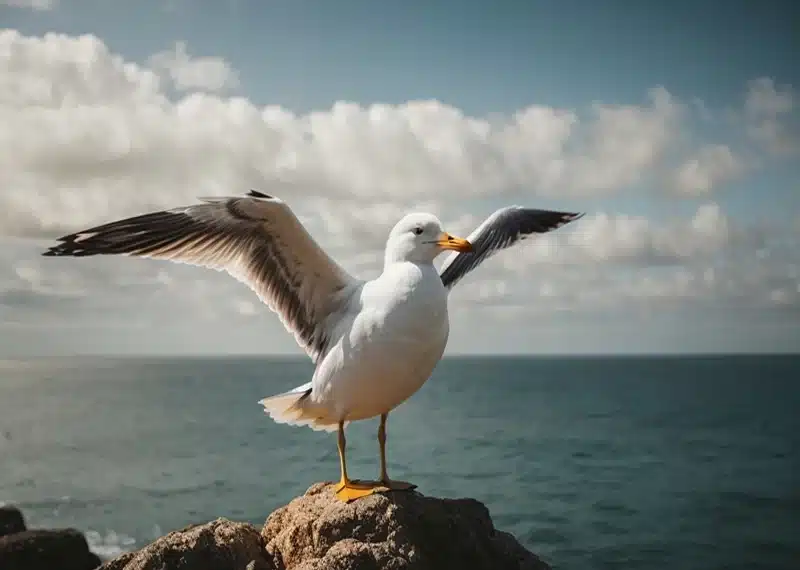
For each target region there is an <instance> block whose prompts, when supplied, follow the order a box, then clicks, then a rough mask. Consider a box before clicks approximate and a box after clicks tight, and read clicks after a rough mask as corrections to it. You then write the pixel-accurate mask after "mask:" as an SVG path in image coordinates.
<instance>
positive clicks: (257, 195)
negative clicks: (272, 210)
mask: <svg viewBox="0 0 800 570" xmlns="http://www.w3.org/2000/svg"><path fill="white" fill-rule="evenodd" d="M247 195H248V196H251V197H253V198H267V199H268V200H271V199H273V198H275V197H274V196H270V195H269V194H264V193H263V192H259V191H258V190H250V192H248V193H247Z"/></svg>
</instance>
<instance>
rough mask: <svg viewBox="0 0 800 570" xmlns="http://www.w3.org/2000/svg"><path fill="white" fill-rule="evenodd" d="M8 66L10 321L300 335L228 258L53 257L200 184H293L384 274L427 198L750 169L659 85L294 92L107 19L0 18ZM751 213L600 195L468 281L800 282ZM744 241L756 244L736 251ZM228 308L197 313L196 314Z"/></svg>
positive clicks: (760, 113) (5, 223)
mask: <svg viewBox="0 0 800 570" xmlns="http://www.w3.org/2000/svg"><path fill="white" fill-rule="evenodd" d="M0 68H3V69H4V70H7V72H6V73H3V74H2V75H0V124H3V125H4V128H3V129H0V188H3V191H2V192H0V236H2V239H3V243H0V262H2V263H1V264H0V321H1V322H6V323H9V322H30V320H29V316H30V315H29V313H25V311H33V309H32V307H33V306H34V305H36V304H37V303H38V305H37V306H40V307H41V306H42V303H46V302H47V301H46V300H47V299H50V303H51V304H49V305H47V311H43V310H42V311H40V312H39V313H37V315H39V316H38V317H37V318H39V319H41V322H42V323H45V322H47V319H49V320H50V321H51V322H53V321H55V320H58V322H61V323H65V322H72V318H74V317H75V315H80V320H81V322H96V323H106V324H107V323H108V322H109V321H108V319H109V317H105V316H103V315H105V314H113V315H115V317H114V319H115V322H119V321H120V320H122V321H124V323H127V324H126V325H125V326H130V327H134V326H137V327H141V326H150V327H154V330H158V329H159V327H169V326H177V324H180V323H183V322H185V323H194V322H195V321H196V320H198V319H200V320H204V321H210V322H221V319H223V318H224V319H228V318H235V319H236V323H237V327H238V326H239V325H241V327H242V328H241V331H245V330H248V329H246V328H245V327H248V326H267V327H274V328H273V329H270V330H275V331H276V333H275V334H276V335H277V336H276V338H279V339H283V340H285V344H283V345H281V344H280V342H283V340H281V341H280V342H278V343H274V344H273V343H270V344H271V346H273V345H274V346H283V347H286V346H293V345H292V341H291V339H290V338H288V336H287V337H286V338H285V335H284V333H283V332H282V329H281V327H280V324H279V323H278V322H277V320H276V319H268V318H267V319H262V318H261V317H260V315H261V311H262V310H263V309H264V308H263V307H262V306H261V305H260V304H259V303H258V301H257V300H256V299H254V298H252V297H251V296H250V293H249V291H248V290H247V289H246V288H244V286H242V285H241V284H239V283H238V282H235V281H234V280H231V279H229V278H227V276H225V275H221V274H217V273H215V272H208V271H205V270H202V269H199V268H189V267H185V266H179V265H174V264H165V263H163V262H161V263H159V262H149V261H146V260H136V261H132V260H129V259H125V258H120V259H117V258H103V259H88V260H80V261H76V260H53V259H49V258H48V259H47V260H44V258H40V257H38V254H39V252H40V251H41V250H42V249H43V248H44V247H45V243H44V241H36V240H39V239H40V238H46V239H47V240H48V243H49V239H51V238H52V236H53V235H56V234H61V233H65V232H67V231H72V230H76V229H80V228H83V227H87V226H89V225H94V224H96V223H99V222H103V221H107V220H110V219H114V218H118V217H121V216H126V215H134V214H138V213H142V212H144V211H149V210H153V209H157V208H164V207H174V206H178V205H182V204H186V203H192V202H195V201H196V198H197V196H202V195H219V194H239V193H242V192H244V191H246V190H247V189H249V188H251V187H256V188H259V189H262V190H265V191H267V192H270V193H274V194H277V195H279V196H281V197H283V198H285V199H286V200H287V201H288V202H289V203H290V204H291V205H292V207H293V208H295V209H296V211H297V212H298V214H299V216H300V218H301V220H302V221H303V223H305V224H306V225H307V226H308V228H309V230H310V231H311V233H312V234H313V235H314V236H315V237H317V238H318V239H320V241H321V242H322V243H323V244H324V246H325V247H326V248H327V249H329V250H330V251H331V252H332V253H333V254H334V256H335V257H337V259H339V260H340V261H341V262H342V263H343V265H344V266H345V267H347V268H348V269H349V270H351V271H352V272H353V273H354V274H358V275H362V276H370V275H373V274H374V273H375V272H377V270H378V269H379V267H380V264H381V261H382V245H383V242H384V240H385V237H386V233H387V231H388V229H389V228H390V227H391V225H392V224H393V223H394V222H395V220H396V219H397V217H398V215H399V213H400V212H404V211H406V210H408V209H415V210H428V211H432V212H434V213H436V214H438V215H439V216H440V217H441V218H442V219H443V221H444V222H445V223H446V224H447V227H448V229H449V230H451V231H453V232H454V233H459V234H467V233H468V232H469V231H470V230H472V229H473V228H474V227H475V226H476V225H477V224H479V223H480V221H481V220H482V218H483V216H484V215H486V214H488V213H489V212H490V211H491V210H492V209H493V208H494V207H496V205H497V204H499V203H505V202H507V201H510V200H511V199H512V198H513V199H514V201H516V200H517V199H518V198H521V199H524V201H526V202H528V203H530V204H532V205H535V204H536V203H537V202H539V199H540V198H541V199H542V202H544V199H545V198H547V199H548V201H549V202H550V203H551V204H552V205H553V207H571V205H574V204H576V203H579V201H578V200H575V201H572V202H568V201H567V198H576V197H577V196H581V195H583V196H589V197H591V198H594V197H596V196H599V195H601V194H607V193H611V192H615V191H618V190H624V189H630V188H633V187H637V186H645V185H648V184H649V183H651V182H655V181H657V180H656V179H658V178H659V177H661V176H666V177H667V178H666V179H665V180H666V181H667V182H668V183H670V184H672V185H673V187H674V188H677V189H679V190H681V192H682V193H683V195H684V196H685V197H688V198H695V199H696V198H698V197H700V198H702V199H703V200H706V199H707V198H708V196H707V195H708V193H709V192H710V191H711V190H712V189H714V188H716V187H718V186H720V185H723V184H724V183H725V182H727V181H730V180H732V179H734V178H735V177H737V176H739V175H741V173H742V172H743V171H744V170H743V169H744V159H743V158H742V156H740V155H739V154H738V153H734V152H733V150H732V148H738V147H731V146H729V145H727V144H724V143H717V144H704V143H703V141H702V140H700V141H697V142H696V144H693V146H692V147H686V146H684V145H683V143H684V142H685V141H686V140H691V139H692V138H693V137H691V136H688V135H687V132H686V130H687V129H689V128H690V127H691V121H689V120H687V118H688V117H690V112H691V111H690V109H689V107H688V106H686V105H684V104H682V103H681V102H679V101H677V100H676V99H675V98H674V97H673V96H672V95H670V93H669V92H668V91H667V90H666V89H664V88H660V87H659V88H655V89H653V90H651V91H650V92H649V93H648V97H647V100H646V101H645V102H644V103H643V104H641V105H633V104H628V105H610V104H601V103H597V104H595V105H593V106H591V107H590V109H589V110H588V112H583V111H581V110H570V109H558V108H552V107H547V106H542V105H530V106H528V107H526V108H524V109H520V110H518V111H517V112H515V113H511V114H509V115H508V116H504V117H496V116H491V117H474V116H468V115H466V114H465V113H464V112H463V111H461V110H460V109H458V108H455V107H453V106H450V105H447V104H444V103H441V102H438V101H409V102H406V103H403V104H398V105H386V104H373V105H369V106H360V105H356V104H352V103H347V102H338V103H336V104H334V105H333V106H332V107H331V108H329V109H325V110H318V111H314V112H310V113H307V114H295V113H293V112H291V111H290V110H288V109H285V108H282V107H278V106H266V107H261V106H258V105H255V104H254V103H253V102H252V101H250V100H248V99H247V98H245V97H243V96H225V95H223V94H221V93H219V92H218V91H223V90H224V89H230V88H232V87H234V86H235V85H236V84H237V83H238V77H237V75H236V72H235V71H234V70H233V68H232V67H231V66H230V64H228V63H227V62H225V61H224V60H222V59H219V58H194V57H191V56H190V55H189V54H188V49H187V47H186V46H185V45H184V44H182V43H178V44H176V45H175V49H174V50H173V51H168V52H162V53H160V54H156V55H155V56H153V57H152V58H150V59H149V60H148V61H147V62H146V63H144V64H141V63H135V62H131V61H127V60H126V59H125V58H123V57H121V56H119V55H117V54H114V53H112V52H111V51H110V50H109V49H108V48H107V47H106V45H105V44H104V43H103V42H102V41H101V40H99V39H98V38H96V37H94V36H90V35H85V36H80V37H72V36H68V35H63V34H46V35H44V36H42V37H27V36H24V35H22V34H20V33H18V32H16V31H12V30H5V31H0ZM173 87H174V88H175V89H172V88H173ZM176 91H177V94H176ZM747 101H748V102H747V104H746V111H744V112H746V114H747V116H748V117H749V119H748V121H749V122H748V125H749V126H750V127H751V130H750V133H751V134H752V136H754V137H756V139H757V140H759V141H762V142H764V143H765V144H768V145H770V146H775V145H776V144H778V143H779V142H780V141H784V142H785V140H790V139H791V137H790V136H789V135H790V133H791V131H790V130H788V129H787V128H784V119H785V118H786V117H787V116H788V114H790V112H791V111H792V109H793V99H792V95H791V91H790V90H788V88H786V89H784V88H781V89H777V88H775V87H774V85H773V84H772V83H771V82H766V81H761V82H756V83H754V84H752V85H751V86H750V92H749V94H748V99H747ZM694 140H696V139H694ZM781 144H783V143H781ZM778 146H780V144H778ZM689 148H691V154H689V155H688V156H687V149H689ZM652 185H653V186H654V187H655V186H657V184H652ZM636 190H637V191H638V190H639V188H636ZM454 204H455V205H456V206H457V207H456V208H452V207H451V206H452V205H454ZM475 204H480V207H479V208H478V207H477V206H476V205H475ZM565 204H570V206H565ZM575 209H579V210H584V209H585V208H583V207H580V206H577V207H576V208H575ZM798 227H799V228H800V226H798ZM748 232H749V230H748V228H746V227H742V226H739V225H737V224H736V223H735V222H734V221H733V220H731V219H730V218H729V217H728V216H727V215H726V213H725V212H724V210H723V208H722V207H720V205H719V204H717V203H715V202H706V203H701V204H699V205H697V206H696V207H695V209H694V211H692V212H690V213H689V214H688V215H686V214H685V215H684V217H682V218H667V219H654V218H648V217H645V216H634V215H625V214H621V213H615V212H613V211H608V212H600V213H597V212H590V213H589V215H587V216H586V217H585V218H583V219H581V220H580V222H579V223H577V224H574V225H570V226H568V227H566V228H562V229H560V230H558V231H557V232H554V233H551V234H546V235H544V236H538V237H536V238H534V239H532V240H530V241H529V242H527V243H526V244H525V245H524V246H520V247H517V248H514V249H513V250H509V251H506V252H503V253H501V254H499V255H498V256H497V257H496V258H495V259H492V260H490V261H488V262H487V263H486V264H485V265H484V266H483V267H482V268H481V270H480V271H479V272H475V273H474V274H472V275H471V276H470V277H469V278H467V279H465V280H464V281H463V282H462V284H460V285H459V287H458V288H457V290H456V291H455V294H454V297H453V301H454V303H455V304H456V305H458V304H462V305H463V304H466V305H469V307H470V308H471V309H474V310H475V311H477V314H479V315H483V313H482V311H487V312H488V313H487V314H490V315H491V316H493V317H497V318H518V317H519V316H520V315H524V314H526V312H531V311H532V312H536V313H537V314H538V315H539V316H542V315H543V314H545V313H559V312H575V311H600V310H604V309H606V308H617V309H619V310H627V309H628V308H629V307H631V306H641V307H652V306H660V305H663V304H665V303H692V302H694V301H695V300H701V299H704V300H712V301H715V302H717V301H718V302H721V300H724V299H736V300H745V301H746V302H750V303H763V304H764V306H774V307H782V308H786V307H795V306H797V305H798V304H800V294H798V292H797V287H798V276H797V271H796V263H797V262H798V260H797V256H796V253H789V254H781V255H782V256H783V257H778V256H777V255H776V254H774V253H773V254H769V255H766V256H765V257H763V258H759V257H757V256H756V255H755V253H754V251H755V249H756V247H760V246H758V245H757V244H756V243H755V242H751V241H748V239H749V237H748V236H749V235H750V234H749V233H748ZM9 236H23V237H24V238H26V239H24V240H11V238H10V237H9ZM798 236H800V234H797V233H795V234H793V237H792V239H794V240H795V242H793V243H797V242H798V240H797V238H798ZM12 241H13V243H14V244H17V243H18V242H19V243H23V244H27V245H24V246H22V245H20V246H19V247H17V245H13V246H9V245H8V244H9V243H12ZM737 248H739V249H737ZM740 249H741V252H743V255H745V256H749V257H748V259H749V261H748V262H747V263H730V262H728V261H726V260H727V259H728V258H729V257H730V256H732V255H733V254H734V253H735V252H737V251H740ZM794 251H800V248H797V249H796V250H794ZM792 263H795V272H794V273H792V272H791V271H789V269H787V268H790V267H792ZM507 277H508V279H506V278H507ZM55 299H58V300H59V302H58V303H55V301H54V300H55ZM745 304H746V303H745ZM142 307H147V309H146V310H143V309H142ZM265 314H266V313H265ZM254 315H255V316H257V317H258V318H247V317H250V316H254ZM37 322H39V321H37ZM154 323H155V324H156V325H155V326H154ZM176 323H177V324H176ZM251 323H252V324H251ZM255 323H259V324H258V325H256V324H255ZM118 326H119V325H118ZM223 328H224V327H223ZM212 329H214V327H208V328H205V329H204V328H203V327H198V332H197V334H201V333H203V334H213V332H214V330H212ZM226 330H227V329H226ZM237 330H240V329H237ZM241 334H242V335H244V334H245V333H244V332H242V333H241ZM212 344H213V343H212Z"/></svg>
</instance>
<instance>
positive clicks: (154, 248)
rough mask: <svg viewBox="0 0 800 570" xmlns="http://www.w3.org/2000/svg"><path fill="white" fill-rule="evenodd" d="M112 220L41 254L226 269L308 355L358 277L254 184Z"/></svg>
mask: <svg viewBox="0 0 800 570" xmlns="http://www.w3.org/2000/svg"><path fill="white" fill-rule="evenodd" d="M203 202H204V203H202V204H195V205H191V206H186V207H181V208H175V209H172V210H166V211H162V212H154V213H150V214H144V215H141V216H135V217H132V218H127V219H124V220H119V221H116V222H111V223H108V224H104V225H101V226H97V227H94V228H90V229H87V230H84V231H81V232H77V233H74V234H71V235H68V236H64V237H62V238H60V239H59V242H60V243H59V244H57V245H55V246H53V247H51V248H50V249H49V250H47V251H46V252H45V253H44V254H43V255H46V256H76V257H82V256H88V255H101V254H120V255H132V256H139V257H151V258H155V259H168V260H171V261H176V262H182V263H187V264H191V265H198V266H203V267H209V268H212V269H216V270H218V271H222V270H224V271H227V272H228V273H229V274H230V275H232V276H233V277H235V278H236V279H238V280H239V281H242V282H243V283H245V284H246V285H247V286H249V287H250V288H251V289H252V290H253V291H254V292H255V293H256V294H257V295H258V296H259V298H260V299H261V300H262V301H263V302H264V303H265V304H266V305H267V306H268V307H269V308H270V309H272V310H273V311H275V312H276V313H277V314H278V316H279V317H280V319H281V322H282V323H283V324H284V326H285V327H286V329H287V330H288V331H289V332H291V333H293V335H294V337H295V339H296V340H297V342H298V344H299V345H300V346H301V347H303V348H304V349H305V351H306V352H307V353H308V355H309V356H310V357H311V358H312V360H314V361H316V360H317V358H318V357H319V356H320V355H321V354H324V352H325V350H326V345H327V342H328V340H329V335H328V330H329V328H330V327H328V326H326V319H327V317H328V316H330V315H331V314H332V313H334V312H335V311H336V309H337V308H338V307H339V306H341V303H342V302H344V301H345V299H346V297H347V295H348V293H349V292H351V291H352V288H353V287H355V286H357V284H358V283H359V281H357V280H356V279H354V278H353V277H352V276H350V275H349V274H348V273H347V272H346V271H345V270H344V269H342V268H341V267H340V266H339V265H338V264H337V263H336V262H335V261H333V260H332V259H331V258H330V257H329V256H328V255H327V254H326V253H325V251H323V250H322V249H321V248H320V247H319V245H318V244H317V243H316V242H315V241H314V239H313V238H312V237H311V235H310V234H309V233H308V232H307V231H306V229H305V228H304V227H303V225H302V224H301V223H300V221H299V220H298V219H297V217H296V216H295V215H294V213H293V212H292V210H291V209H290V208H289V206H287V205H286V204H285V203H284V202H283V201H282V200H280V199H278V198H274V197H272V196H268V195H266V194H262V193H260V192H256V191H254V190H253V191H251V192H250V193H249V194H248V195H246V196H240V197H222V198H205V199H203Z"/></svg>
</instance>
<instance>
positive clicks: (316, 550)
mask: <svg viewBox="0 0 800 570" xmlns="http://www.w3.org/2000/svg"><path fill="white" fill-rule="evenodd" d="M261 534H262V536H263V537H264V540H265V542H266V549H267V551H268V552H269V553H270V554H271V555H272V556H273V558H274V560H275V563H276V567H277V568H278V569H281V570H329V569H330V570H345V569H347V570H350V569H352V570H379V569H380V570H412V569H413V570H427V569H431V570H433V569H437V570H445V569H450V568H452V569H454V570H455V569H461V570H484V569H485V570H511V569H514V570H544V569H546V568H548V566H547V565H546V564H545V563H544V562H542V561H541V560H540V559H539V558H538V557H537V556H536V555H534V554H533V553H531V552H529V551H527V550H526V549H525V548H523V547H522V545H520V544H519V542H517V540H516V539H515V538H513V537H512V536H511V535H509V534H507V533H505V532H501V531H498V530H496V529H495V528H494V525H493V524H492V519H491V518H490V516H489V511H488V510H487V508H486V507H485V506H484V505H483V504H482V503H479V502H478V501H475V500H473V499H437V498H432V497H425V496H423V495H421V494H419V493H415V492H397V493H391V494H388V495H384V494H375V495H371V496H369V497H365V498H363V499H359V500H357V501H354V502H352V503H348V504H342V503H340V502H339V501H337V500H336V499H335V498H334V496H333V492H332V486H331V485H326V484H318V485H314V486H313V487H311V488H310V489H309V490H308V491H307V492H306V494H305V495H303V496H302V497H298V498H296V499H294V500H293V501H292V502H290V503H289V504H288V505H286V506H285V507H282V508H280V509H278V510H277V511H275V512H274V513H272V515H270V517H269V518H268V519H267V522H266V524H265V525H264V530H263V531H262V533H261Z"/></svg>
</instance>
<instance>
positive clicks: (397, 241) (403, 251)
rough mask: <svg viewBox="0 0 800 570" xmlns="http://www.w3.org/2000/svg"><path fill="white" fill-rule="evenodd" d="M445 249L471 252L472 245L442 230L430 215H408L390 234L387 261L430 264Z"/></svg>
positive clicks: (439, 224)
mask: <svg viewBox="0 0 800 570" xmlns="http://www.w3.org/2000/svg"><path fill="white" fill-rule="evenodd" d="M445 250H454V251H472V244H471V243H469V242H468V241H467V240H465V239H463V238H459V237H455V236H452V235H450V234H449V233H447V232H446V231H444V229H443V228H442V224H441V222H440V221H439V219H438V218H437V217H436V216H434V215H433V214H425V213H416V214H408V215H406V216H405V217H404V218H403V219H401V220H400V221H399V222H397V224H395V226H394V228H392V231H391V232H390V233H389V239H388V241H387V243H386V262H387V263H391V262H395V261H413V262H415V263H430V262H433V260H434V259H435V258H436V256H437V255H439V254H440V253H442V252H443V251H445Z"/></svg>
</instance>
